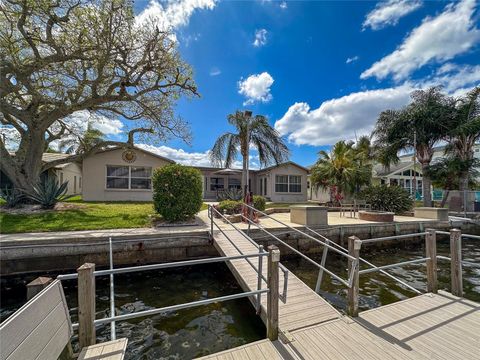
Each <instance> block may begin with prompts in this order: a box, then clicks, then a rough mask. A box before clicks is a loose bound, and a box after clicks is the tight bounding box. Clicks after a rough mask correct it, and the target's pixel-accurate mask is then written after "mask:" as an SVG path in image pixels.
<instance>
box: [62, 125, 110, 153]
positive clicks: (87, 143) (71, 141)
mask: <svg viewBox="0 0 480 360" xmlns="http://www.w3.org/2000/svg"><path fill="white" fill-rule="evenodd" d="M104 136H105V135H104V134H103V133H102V132H101V131H100V130H97V129H95V128H93V126H92V123H90V122H89V123H88V125H87V130H86V131H85V133H83V134H82V135H81V136H79V137H75V138H67V139H64V140H62V141H61V142H60V143H59V145H58V147H59V149H60V151H61V152H64V153H66V154H73V153H76V154H81V153H84V152H88V151H89V150H90V149H92V148H93V147H94V146H96V145H98V144H100V143H102V142H103V141H105V139H104Z"/></svg>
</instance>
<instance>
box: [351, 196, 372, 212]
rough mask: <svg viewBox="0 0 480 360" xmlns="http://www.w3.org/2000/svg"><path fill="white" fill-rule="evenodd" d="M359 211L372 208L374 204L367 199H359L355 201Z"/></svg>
mask: <svg viewBox="0 0 480 360" xmlns="http://www.w3.org/2000/svg"><path fill="white" fill-rule="evenodd" d="M353 203H354V205H355V207H356V209H357V211H359V210H372V205H371V204H368V203H367V200H363V199H358V200H354V201H353Z"/></svg>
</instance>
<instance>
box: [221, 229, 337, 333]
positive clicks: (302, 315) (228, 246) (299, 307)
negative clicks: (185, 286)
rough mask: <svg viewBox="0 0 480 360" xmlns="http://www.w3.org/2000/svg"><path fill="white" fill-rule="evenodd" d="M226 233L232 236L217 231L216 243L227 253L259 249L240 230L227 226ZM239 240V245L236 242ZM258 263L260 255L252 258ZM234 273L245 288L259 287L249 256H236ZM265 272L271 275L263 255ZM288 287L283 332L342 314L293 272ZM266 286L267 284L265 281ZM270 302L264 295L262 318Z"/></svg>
mask: <svg viewBox="0 0 480 360" xmlns="http://www.w3.org/2000/svg"><path fill="white" fill-rule="evenodd" d="M224 233H225V234H226V235H227V236H228V238H229V239H230V240H231V241H229V239H227V238H226V237H225V235H224V234H223V233H222V232H220V231H214V236H213V239H214V240H213V244H214V246H215V247H216V249H217V250H218V251H219V253H220V254H221V255H223V256H234V255H239V254H240V252H239V250H240V251H241V252H242V253H243V254H251V253H256V252H258V249H257V247H256V246H255V245H254V244H252V243H251V242H249V241H248V240H247V239H246V238H245V237H244V236H243V235H242V234H241V233H240V232H238V231H236V230H231V231H230V230H225V231H224ZM232 242H234V243H235V246H236V247H238V249H239V250H237V249H236V248H235V246H234V245H233V244H232ZM250 261H251V262H252V264H253V265H255V267H257V266H258V260H257V259H253V258H252V259H251V260H250ZM227 265H228V266H229V268H230V270H231V271H232V273H233V275H234V276H235V278H236V279H237V281H238V282H239V284H240V285H241V286H242V288H243V290H244V291H253V290H257V281H258V277H257V272H256V271H255V270H254V269H253V268H252V266H251V265H250V264H249V263H248V262H247V261H246V260H245V259H239V260H232V261H230V262H229V263H227ZM262 270H263V271H262V272H263V275H264V276H265V277H266V275H267V259H266V257H263V265H262ZM287 285H288V290H287V302H286V303H285V304H284V303H283V302H280V306H279V330H280V332H292V331H294V330H297V329H300V328H303V327H307V326H312V325H316V324H320V323H323V322H326V321H330V320H334V319H338V318H339V317H340V316H341V314H340V313H339V312H338V311H337V310H336V309H335V308H334V307H333V306H332V305H330V304H329V303H328V302H327V301H326V300H325V299H323V298H322V297H320V296H319V295H318V294H317V293H315V291H313V290H312V289H311V288H310V287H308V285H306V284H305V283H303V282H302V281H301V280H300V279H298V278H297V277H296V276H295V275H294V274H293V273H291V272H289V274H288V284H287ZM262 287H263V288H265V287H266V284H265V283H263V284H262ZM279 289H280V292H282V291H283V274H282V272H280V286H279ZM250 300H251V301H252V303H253V304H254V305H255V304H256V299H255V298H251V299H250ZM266 304H267V297H266V296H262V309H261V314H260V315H261V318H262V320H263V321H264V322H265V321H266Z"/></svg>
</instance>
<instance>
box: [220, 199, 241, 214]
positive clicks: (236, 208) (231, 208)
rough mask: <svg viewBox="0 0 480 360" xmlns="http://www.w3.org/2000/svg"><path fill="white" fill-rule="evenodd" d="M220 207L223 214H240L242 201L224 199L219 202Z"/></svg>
mask: <svg viewBox="0 0 480 360" xmlns="http://www.w3.org/2000/svg"><path fill="white" fill-rule="evenodd" d="M218 209H219V211H220V212H221V213H222V214H228V215H233V214H240V213H241V211H242V202H241V201H235V200H223V201H220V203H219V204H218Z"/></svg>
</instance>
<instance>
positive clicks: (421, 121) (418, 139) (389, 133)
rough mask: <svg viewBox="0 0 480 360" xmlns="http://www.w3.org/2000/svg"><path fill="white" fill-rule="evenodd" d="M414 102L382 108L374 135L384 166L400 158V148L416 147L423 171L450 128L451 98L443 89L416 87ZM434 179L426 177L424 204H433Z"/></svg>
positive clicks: (406, 149)
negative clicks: (443, 92) (435, 147)
mask: <svg viewBox="0 0 480 360" xmlns="http://www.w3.org/2000/svg"><path fill="white" fill-rule="evenodd" d="M411 97H412V102H411V103H410V104H409V105H408V106H406V107H405V108H403V109H401V110H386V111H383V112H382V113H381V114H380V116H379V118H378V120H377V123H376V125H375V129H374V131H373V134H372V135H373V137H374V138H375V142H374V145H375V148H376V149H377V158H378V160H379V161H380V162H381V163H382V164H383V165H385V166H387V167H388V166H389V165H390V164H392V163H397V162H398V161H399V157H398V153H399V152H400V151H409V150H410V151H411V150H412V149H413V150H414V152H415V154H416V159H417V160H418V162H419V163H420V165H421V167H422V173H423V172H426V171H425V170H426V169H427V167H428V166H429V165H430V162H431V161H432V157H433V152H434V146H435V144H437V142H438V141H439V140H440V139H442V138H443V137H444V135H445V133H446V131H447V130H448V123H449V118H450V116H451V109H452V107H451V99H450V98H448V97H446V96H445V95H444V94H442V93H441V92H440V88H438V87H432V88H430V89H427V90H417V91H414V92H413V93H412V94H411ZM430 188H431V181H430V179H429V177H428V175H427V174H424V176H423V204H424V206H431V202H432V196H431V193H430Z"/></svg>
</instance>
